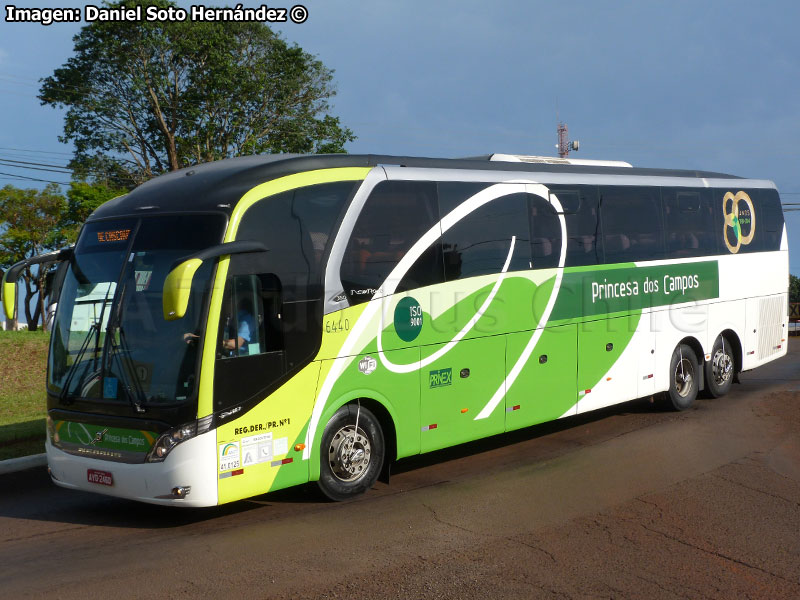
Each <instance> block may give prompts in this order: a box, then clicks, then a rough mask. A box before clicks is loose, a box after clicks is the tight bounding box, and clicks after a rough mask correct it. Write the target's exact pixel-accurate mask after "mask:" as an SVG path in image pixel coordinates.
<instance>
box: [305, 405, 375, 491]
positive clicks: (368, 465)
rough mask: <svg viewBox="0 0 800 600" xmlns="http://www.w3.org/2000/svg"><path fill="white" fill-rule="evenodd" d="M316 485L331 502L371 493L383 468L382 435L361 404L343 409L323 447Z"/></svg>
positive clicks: (331, 423)
mask: <svg viewBox="0 0 800 600" xmlns="http://www.w3.org/2000/svg"><path fill="white" fill-rule="evenodd" d="M320 452H321V456H320V473H319V481H318V482H317V485H319V488H320V489H321V490H322V493H323V494H325V495H326V496H327V497H328V498H330V499H331V500H336V501H340V500H348V499H350V498H353V497H355V496H358V495H359V494H363V493H364V492H366V491H367V490H368V489H370V488H371V487H372V486H373V485H374V484H375V481H377V479H378V475H380V472H381V468H382V467H383V458H384V453H385V446H384V443H383V432H382V431H381V426H380V424H379V423H378V419H376V418H375V415H373V414H372V412H371V411H370V410H369V409H367V408H364V407H363V406H360V405H358V404H348V405H346V406H343V407H342V408H340V409H339V410H338V411H337V412H336V414H335V415H333V418H332V419H331V420H330V421H329V422H328V425H327V426H326V427H325V431H324V433H323V434H322V444H321V445H320Z"/></svg>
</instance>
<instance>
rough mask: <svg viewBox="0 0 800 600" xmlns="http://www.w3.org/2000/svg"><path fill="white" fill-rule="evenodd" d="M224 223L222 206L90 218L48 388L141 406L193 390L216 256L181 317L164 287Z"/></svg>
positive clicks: (169, 401)
mask: <svg viewBox="0 0 800 600" xmlns="http://www.w3.org/2000/svg"><path fill="white" fill-rule="evenodd" d="M224 226H225V220H224V218H223V217H221V216H217V215H182V216H164V217H149V218H141V219H137V218H128V219H117V220H114V221H102V222H97V223H89V224H87V225H86V227H84V230H83V232H82V233H81V237H80V239H79V240H78V244H77V246H76V248H75V252H74V255H73V257H72V258H71V259H70V262H69V265H68V267H67V273H66V276H65V279H64V284H63V287H62V290H61V294H60V297H59V303H58V309H57V312H56V317H55V322H54V325H53V331H52V335H51V342H50V344H51V347H50V360H49V364H48V391H49V392H50V393H51V394H53V395H56V396H59V397H60V398H61V399H62V401H66V402H70V401H72V400H75V399H76V398H81V399H89V400H94V401H101V402H108V403H115V402H116V403H119V404H120V405H121V406H127V405H132V406H134V407H135V408H136V409H137V412H144V411H145V410H146V407H147V406H154V405H158V406H167V405H175V404H181V403H184V402H186V401H187V399H189V398H191V397H193V395H194V393H195V386H196V379H197V378H196V368H197V367H196V362H197V356H198V344H199V335H200V329H201V318H202V315H203V314H204V311H205V308H206V304H207V296H208V291H209V280H210V277H211V273H212V269H213V261H204V262H203V264H202V266H201V267H200V268H199V269H198V271H197V272H196V274H195V277H194V279H193V284H192V291H191V296H190V301H189V306H188V309H187V312H186V316H185V317H184V318H183V319H179V320H177V321H165V320H164V317H163V312H162V289H163V284H164V279H165V278H166V276H167V274H168V273H169V271H170V269H171V268H172V267H173V266H174V264H175V262H176V261H177V260H179V259H181V258H183V257H186V256H188V255H190V254H192V253H194V252H197V251H198V250H200V249H202V248H206V247H208V246H211V245H214V244H218V243H220V241H221V239H222V233H223V228H224Z"/></svg>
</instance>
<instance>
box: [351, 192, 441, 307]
mask: <svg viewBox="0 0 800 600" xmlns="http://www.w3.org/2000/svg"><path fill="white" fill-rule="evenodd" d="M438 221H439V214H438V211H437V209H436V187H435V184H434V183H432V182H426V181H386V182H383V183H380V184H379V185H377V186H376V187H375V189H374V190H373V191H372V194H370V197H369V198H368V199H367V202H366V204H365V205H364V208H363V209H362V210H361V214H360V215H359V217H358V220H357V221H356V224H355V226H354V228H353V233H352V235H351V236H350V240H349V242H348V244H347V248H346V250H345V253H344V257H343V258H342V266H341V271H340V277H341V281H342V285H343V286H344V292H345V295H346V296H347V298H348V300H349V301H350V303H351V304H360V303H361V302H366V301H367V300H369V299H371V298H372V296H374V295H375V292H376V291H377V290H378V289H379V288H380V287H381V285H383V283H384V281H386V278H387V277H388V276H389V274H390V273H391V272H392V269H394V268H395V267H396V266H397V263H398V262H400V259H402V258H403V256H405V254H406V252H408V250H409V249H410V248H411V247H412V246H413V245H414V243H415V242H417V241H418V240H419V239H420V238H421V237H422V236H423V234H424V233H425V232H426V231H428V230H429V229H430V228H431V227H433V226H434V225H435V224H436V223H437V222H438ZM441 280H442V263H441V255H440V254H438V252H437V250H436V245H434V247H433V248H432V249H428V251H426V252H425V253H423V255H422V256H421V257H420V258H419V259H418V260H417V262H416V264H415V265H414V266H413V267H412V268H411V269H410V270H409V271H408V272H407V273H406V275H405V277H404V278H403V280H402V281H401V282H400V285H398V287H397V291H404V290H408V289H414V288H417V287H422V286H425V285H431V284H433V283H438V282H440V281H441Z"/></svg>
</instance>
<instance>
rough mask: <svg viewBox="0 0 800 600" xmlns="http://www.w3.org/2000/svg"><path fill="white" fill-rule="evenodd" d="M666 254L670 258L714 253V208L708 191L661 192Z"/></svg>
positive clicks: (682, 189)
mask: <svg viewBox="0 0 800 600" xmlns="http://www.w3.org/2000/svg"><path fill="white" fill-rule="evenodd" d="M661 194H662V200H663V204H664V224H665V226H666V237H667V239H666V243H667V254H668V255H669V257H670V258H690V257H694V256H710V255H712V254H716V253H717V237H719V236H718V235H717V231H716V229H715V227H714V207H713V206H712V203H711V193H710V191H709V190H705V189H701V190H692V189H686V188H662V189H661Z"/></svg>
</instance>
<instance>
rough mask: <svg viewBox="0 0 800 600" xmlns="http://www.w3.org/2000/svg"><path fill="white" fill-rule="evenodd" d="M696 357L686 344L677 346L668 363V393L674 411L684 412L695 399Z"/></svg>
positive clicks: (697, 368) (697, 369)
mask: <svg viewBox="0 0 800 600" xmlns="http://www.w3.org/2000/svg"><path fill="white" fill-rule="evenodd" d="M698 371H699V367H698V364H697V356H696V355H695V353H694V350H692V349H691V348H690V347H689V346H687V345H686V344H678V347H677V348H675V352H673V353H672V360H670V363H669V383H670V385H669V391H668V392H667V394H668V396H669V400H670V402H671V403H672V407H673V408H674V409H675V410H686V409H687V408H689V407H690V406H691V405H692V403H693V402H694V399H695V398H697V383H698V381H697V375H698Z"/></svg>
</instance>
